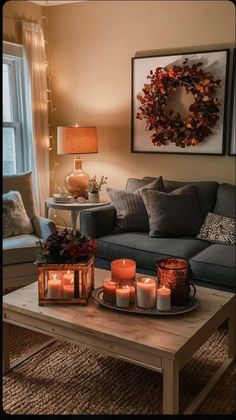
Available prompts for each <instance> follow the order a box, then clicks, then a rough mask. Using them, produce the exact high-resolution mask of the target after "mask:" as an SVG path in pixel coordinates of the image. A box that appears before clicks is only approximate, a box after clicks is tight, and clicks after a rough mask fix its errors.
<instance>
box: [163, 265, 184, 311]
mask: <svg viewBox="0 0 236 420" xmlns="http://www.w3.org/2000/svg"><path fill="white" fill-rule="evenodd" d="M189 273H190V270H189V263H188V261H187V260H184V259H181V258H164V259H161V260H159V261H158V263H157V285H158V286H157V287H158V288H160V287H163V286H165V287H166V288H169V289H170V290H171V305H173V306H182V305H186V304H187V303H188V301H189V295H190V282H189Z"/></svg>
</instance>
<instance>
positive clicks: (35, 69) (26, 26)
mask: <svg viewBox="0 0 236 420" xmlns="http://www.w3.org/2000/svg"><path fill="white" fill-rule="evenodd" d="M22 37H23V60H24V74H25V78H26V80H25V82H26V83H25V88H26V90H27V88H28V92H27V94H28V97H29V103H30V108H31V109H30V112H29V115H28V124H29V126H28V133H31V136H32V139H33V141H31V150H30V153H29V169H30V170H32V172H33V179H34V183H35V199H36V205H37V208H38V211H39V213H40V214H41V215H44V203H45V200H46V199H47V198H48V197H49V137H48V102H47V97H48V95H47V69H46V55H45V46H44V34H43V29H42V26H41V25H39V24H36V23H29V22H23V23H22ZM28 143H29V147H30V142H28Z"/></svg>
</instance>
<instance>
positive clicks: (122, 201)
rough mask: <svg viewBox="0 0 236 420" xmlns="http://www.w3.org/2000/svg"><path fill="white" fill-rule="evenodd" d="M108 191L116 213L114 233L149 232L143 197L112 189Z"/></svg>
mask: <svg viewBox="0 0 236 420" xmlns="http://www.w3.org/2000/svg"><path fill="white" fill-rule="evenodd" d="M106 191H107V194H108V196H109V197H110V199H111V204H112V205H113V206H114V207H115V212H116V218H115V225H114V227H113V232H132V231H139V232H147V231H148V230H149V222H148V215H147V211H146V208H145V205H144V202H143V199H142V196H141V195H139V194H133V193H129V192H127V191H122V190H115V189H112V188H107V189H106Z"/></svg>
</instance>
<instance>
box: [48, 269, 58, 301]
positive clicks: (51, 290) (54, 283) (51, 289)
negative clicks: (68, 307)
mask: <svg viewBox="0 0 236 420" xmlns="http://www.w3.org/2000/svg"><path fill="white" fill-rule="evenodd" d="M56 276H57V275H56V274H52V278H50V279H49V280H48V292H47V298H48V299H60V297H61V280H59V279H57V278H56Z"/></svg>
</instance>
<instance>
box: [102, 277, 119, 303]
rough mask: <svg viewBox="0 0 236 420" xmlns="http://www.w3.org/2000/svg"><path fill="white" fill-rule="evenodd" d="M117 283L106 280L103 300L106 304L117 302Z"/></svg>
mask: <svg viewBox="0 0 236 420" xmlns="http://www.w3.org/2000/svg"><path fill="white" fill-rule="evenodd" d="M116 287H117V283H116V282H114V281H112V280H110V279H109V280H104V282H103V300H104V301H105V302H110V303H115V301H116Z"/></svg>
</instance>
